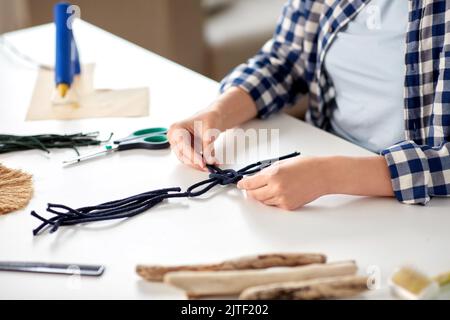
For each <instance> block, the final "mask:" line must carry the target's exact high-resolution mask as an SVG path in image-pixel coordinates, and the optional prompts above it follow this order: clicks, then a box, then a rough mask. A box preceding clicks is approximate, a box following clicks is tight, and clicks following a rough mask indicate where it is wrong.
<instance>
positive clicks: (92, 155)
mask: <svg viewBox="0 0 450 320" xmlns="http://www.w3.org/2000/svg"><path fill="white" fill-rule="evenodd" d="M115 151H118V148H117V147H113V146H105V150H102V151H98V152H94V153H89V154H85V155H82V156H79V157H76V158H74V159H71V160H66V161H63V165H71V164H76V163H78V162H81V161H84V160H88V159H91V158H96V157H99V156H101V155H106V154H109V153H111V152H115Z"/></svg>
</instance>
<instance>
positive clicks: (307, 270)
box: [164, 261, 357, 297]
mask: <svg viewBox="0 0 450 320" xmlns="http://www.w3.org/2000/svg"><path fill="white" fill-rule="evenodd" d="M356 272H357V266H356V264H355V263H354V262H353V261H348V262H336V263H330V264H312V265H306V266H300V267H287V268H270V269H264V270H232V271H198V272H195V271H179V272H171V273H168V274H166V275H165V276H164V282H165V283H167V284H170V285H173V286H175V287H177V288H179V289H182V290H184V291H185V292H186V294H187V295H188V296H189V297H203V296H226V295H238V294H240V293H241V292H242V291H244V290H245V289H247V288H250V287H254V286H259V285H265V284H271V283H279V282H291V281H302V280H309V279H316V278H325V277H334V276H345V275H354V274H355V273H356Z"/></svg>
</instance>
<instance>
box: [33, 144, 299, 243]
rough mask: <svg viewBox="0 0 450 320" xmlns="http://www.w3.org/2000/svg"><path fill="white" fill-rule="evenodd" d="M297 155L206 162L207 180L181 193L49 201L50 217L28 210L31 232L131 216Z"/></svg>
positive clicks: (163, 191) (170, 191)
mask: <svg viewBox="0 0 450 320" xmlns="http://www.w3.org/2000/svg"><path fill="white" fill-rule="evenodd" d="M299 155H300V153H298V152H294V153H291V154H288V155H286V156H283V157H280V158H276V159H269V160H265V161H258V162H256V163H254V164H251V165H248V166H246V167H244V168H242V169H240V170H237V171H236V170H233V169H226V170H222V169H220V168H219V167H217V166H215V165H208V166H207V167H208V170H209V172H210V174H209V179H207V180H204V181H201V182H198V183H196V184H194V185H192V186H190V187H189V188H188V189H186V191H185V192H182V190H181V188H178V187H177V188H167V189H160V190H153V191H148V192H145V193H141V194H138V195H135V196H131V197H129V198H125V199H121V200H115V201H111V202H106V203H103V204H100V205H96V206H90V207H83V208H79V209H72V208H70V207H68V206H65V205H62V204H50V203H49V204H48V206H47V212H50V213H52V214H53V215H54V216H53V217H51V218H49V219H46V218H44V217H42V216H40V215H39V214H37V213H36V212H35V211H32V212H31V215H32V216H33V217H35V218H37V219H39V220H41V222H42V223H41V224H40V225H39V226H38V227H37V228H36V229H34V230H33V234H34V235H35V236H36V235H38V234H39V233H40V232H41V231H42V230H43V229H44V228H46V227H51V228H50V233H53V232H55V231H57V230H58V228H59V227H62V226H71V225H76V224H81V223H89V222H95V221H106V220H115V219H124V218H131V217H134V216H136V215H138V214H140V213H142V212H144V211H147V210H149V209H151V208H153V207H154V206H155V205H157V204H159V203H161V202H162V201H164V200H166V199H171V198H195V197H199V196H202V195H204V194H205V193H207V192H208V191H209V190H211V189H212V188H214V187H216V186H218V185H222V186H227V185H231V184H237V183H238V182H239V181H240V180H242V178H244V177H245V176H249V175H252V174H255V173H257V172H259V171H261V170H263V169H265V168H267V167H270V166H271V165H272V164H274V163H275V162H277V161H281V160H285V159H289V158H293V157H297V156H299Z"/></svg>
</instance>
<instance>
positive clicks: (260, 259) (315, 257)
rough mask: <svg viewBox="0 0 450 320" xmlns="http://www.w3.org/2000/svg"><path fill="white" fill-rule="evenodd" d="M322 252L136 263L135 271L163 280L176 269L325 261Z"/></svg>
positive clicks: (273, 265) (194, 269) (212, 268)
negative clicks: (178, 263)
mask: <svg viewBox="0 0 450 320" xmlns="http://www.w3.org/2000/svg"><path fill="white" fill-rule="evenodd" d="M326 260H327V259H326V256H325V255H323V254H304V253H300V254H296V253H278V254H263V255H257V256H248V257H242V258H239V259H234V260H226V261H223V262H221V263H215V264H202V265H191V266H189V265H185V266H173V267H166V266H145V265H138V266H137V267H136V272H137V273H138V274H139V275H140V276H141V277H142V278H144V279H145V280H148V281H163V278H164V275H165V274H167V273H169V272H177V271H225V270H245V269H265V268H271V267H297V266H303V265H308V264H313V263H325V262H326Z"/></svg>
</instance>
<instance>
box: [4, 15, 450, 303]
mask: <svg viewBox="0 0 450 320" xmlns="http://www.w3.org/2000/svg"><path fill="white" fill-rule="evenodd" d="M75 32H76V36H77V40H78V44H79V48H80V53H81V56H82V59H83V62H85V63H87V62H95V63H96V64H97V66H98V68H97V69H98V70H97V79H96V83H97V85H98V86H99V87H109V88H127V87H135V86H148V87H149V88H150V96H151V103H150V116H149V117H148V118H126V119H125V118H120V119H118V118H116V119H113V118H108V119H90V120H79V121H37V122H26V121H25V120H24V119H25V114H26V111H27V108H28V105H29V102H30V99H31V94H32V90H33V86H34V82H35V79H36V75H37V69H36V68H34V67H31V66H29V65H28V64H27V63H24V62H23V61H22V60H21V59H18V58H17V57H15V56H14V55H11V54H9V53H8V50H6V49H5V48H1V50H0V70H1V71H0V129H1V130H0V131H1V133H16V134H31V133H33V134H34V133H50V132H54V133H71V132H79V131H85V132H90V131H96V130H101V131H102V132H103V133H104V134H105V135H106V134H108V133H109V132H111V131H114V132H115V133H116V135H117V136H118V137H120V136H121V135H126V134H128V133H129V132H130V131H132V130H135V129H140V128H145V127H149V126H168V125H170V124H171V123H172V122H173V121H175V120H177V119H180V118H183V117H184V116H187V115H190V114H192V113H193V112H195V111H196V110H199V109H200V108H203V107H205V106H207V105H208V104H209V103H210V102H211V101H212V100H213V99H214V97H215V96H216V94H217V90H218V84H217V83H216V82H214V81H211V80H209V79H207V78H205V77H203V76H201V75H198V74H196V73H194V72H192V71H189V70H187V69H185V68H183V67H181V66H179V65H176V64H174V63H172V62H170V61H167V60H165V59H163V58H161V57H159V56H157V55H155V54H152V53H150V52H148V51H146V50H144V49H142V48H139V47H137V46H135V45H133V44H130V43H129V42H126V41H124V40H122V39H120V38H117V37H115V36H113V35H111V34H109V33H107V32H105V31H102V30H100V29H98V28H96V27H94V26H92V25H89V24H87V23H84V22H78V23H77V24H76V26H75ZM53 33H54V30H53V27H52V26H51V25H45V26H41V27H37V28H32V29H28V30H24V31H19V32H16V33H12V34H9V35H7V36H6V38H7V40H8V41H10V42H12V43H14V45H15V46H16V47H17V48H18V49H19V50H20V51H21V52H23V53H26V54H27V55H30V56H32V57H33V58H34V59H36V60H37V61H39V62H41V63H46V64H52V62H53V57H54V55H53V51H54V44H53ZM254 127H256V128H261V129H263V128H267V129H279V130H280V141H281V142H280V144H279V147H278V149H279V150H276V151H273V152H268V153H267V154H264V156H265V155H267V156H268V157H275V156H278V155H279V154H286V153H290V152H292V151H295V150H299V151H301V152H302V153H303V154H306V155H332V154H343V155H368V154H370V153H369V152H368V151H366V150H363V149H361V148H359V147H357V146H355V145H352V144H350V143H348V142H346V141H343V140H341V139H339V138H336V137H334V136H332V135H330V134H328V133H325V132H322V131H320V130H318V129H316V128H313V127H311V126H310V125H308V124H305V123H303V122H301V121H298V120H295V119H293V118H290V117H289V116H287V115H280V116H276V117H273V118H272V119H270V120H269V121H265V122H263V121H253V122H251V123H249V124H248V125H246V126H245V128H254ZM274 149H277V148H274ZM73 155H74V154H73V151H71V150H61V151H54V152H52V154H51V155H50V157H49V156H47V155H45V154H43V153H42V152H40V151H28V152H24V153H11V154H6V155H0V162H1V163H3V164H4V165H6V166H9V167H13V168H21V169H24V170H26V171H28V172H31V173H32V174H33V175H34V186H35V193H34V197H33V199H32V201H31V203H30V204H29V205H28V207H27V208H26V209H24V210H21V211H19V212H14V213H11V214H9V215H6V216H3V217H0V260H4V261H11V260H13V261H45V262H68V263H92V264H104V265H105V266H106V272H105V274H104V275H103V276H102V277H100V278H82V279H81V280H80V279H78V278H73V277H64V276H53V275H37V274H23V273H12V272H3V273H0V298H14V299H16V298H18V299H21V298H33V299H40V298H63V299H77V298H87V299H96V298H99V299H183V298H185V297H184V295H183V293H182V292H180V291H178V290H176V289H173V288H170V287H168V286H166V285H164V284H152V283H146V282H144V281H141V280H140V279H139V277H138V276H137V275H136V274H135V271H134V268H135V266H136V264H138V263H149V264H186V263H200V262H215V261H219V260H222V259H227V258H233V257H238V256H241V255H248V254H255V253H266V252H323V253H325V254H327V255H328V257H329V260H347V259H354V260H356V261H357V263H358V265H359V266H360V272H361V273H362V274H364V273H365V272H366V270H367V268H368V267H371V266H375V268H379V270H380V272H381V280H382V281H381V283H382V288H381V289H380V290H378V291H376V292H372V293H370V294H368V295H367V297H371V298H389V293H388V291H387V290H386V282H387V277H388V276H389V274H390V273H391V272H392V271H393V270H394V268H395V267H397V266H399V265H402V264H405V263H408V264H414V265H417V266H419V267H420V268H421V269H422V270H424V271H426V272H428V273H430V274H434V273H438V272H442V271H446V270H448V269H450V254H449V252H450V232H449V231H448V226H449V225H450V214H449V210H448V208H449V204H450V202H449V200H446V199H433V200H432V202H431V203H430V204H429V205H428V206H426V207H423V206H407V205H403V204H400V203H398V202H397V201H396V200H394V199H376V198H365V197H350V196H329V197H325V198H322V199H320V200H318V201H316V202H314V203H312V204H310V205H308V206H306V207H305V208H302V209H300V210H298V211H296V212H292V213H288V212H285V211H282V210H278V209H274V208H270V207H265V206H263V205H261V204H259V203H257V202H255V201H252V200H249V199H246V198H245V196H244V195H243V194H242V193H241V192H240V191H238V190H236V189H234V188H231V187H228V188H225V189H220V188H219V189H218V190H217V191H215V192H212V193H211V194H210V195H209V196H207V197H205V198H204V199H201V200H186V199H183V200H170V201H169V202H168V203H165V204H162V205H160V206H158V207H155V208H153V209H152V210H150V211H148V212H146V213H143V214H141V215H140V216H137V217H135V218H133V219H130V220H126V221H116V222H108V223H96V224H90V225H87V226H77V227H70V228H69V227H64V228H61V229H60V230H59V231H58V232H57V233H55V234H47V233H44V234H42V235H40V236H38V237H33V235H32V229H33V228H35V227H36V226H37V225H38V223H39V222H38V221H37V220H36V219H34V218H32V217H31V216H30V211H31V210H32V209H33V210H37V211H38V212H39V213H45V212H44V211H45V207H46V203H47V202H53V203H64V204H67V205H70V206H73V207H79V206H85V205H94V204H98V203H102V202H105V201H109V200H114V199H117V198H120V197H124V196H129V195H133V194H136V193H141V192H144V191H148V190H152V189H156V188H160V187H172V186H182V187H187V186H189V185H191V184H193V183H194V182H197V181H200V180H203V179H204V178H205V176H206V175H205V173H202V172H196V171H194V170H192V169H189V168H187V167H185V166H183V165H181V164H179V163H178V161H177V160H176V158H175V156H174V155H173V154H171V153H170V151H155V152H150V151H145V150H144V151H129V152H124V153H121V154H115V155H113V156H109V157H105V158H102V159H99V160H96V161H90V162H86V163H84V164H81V165H78V166H74V167H71V168H62V166H61V161H62V160H65V159H67V158H70V157H72V156H73ZM258 157H261V155H259V156H258V155H257V154H256V153H255V154H253V155H251V156H250V158H249V159H245V161H244V160H243V158H240V160H241V161H238V162H239V163H237V164H236V165H235V166H236V167H240V166H241V165H243V164H245V163H247V162H249V161H253V160H257V158H258ZM361 179H364V177H361ZM299 192H301V190H299Z"/></svg>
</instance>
